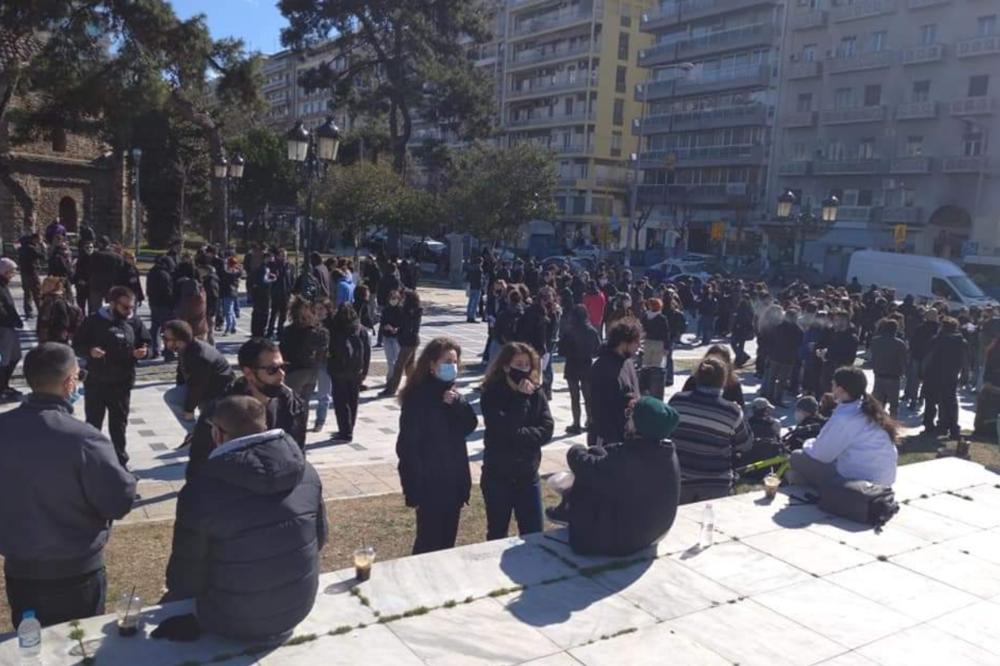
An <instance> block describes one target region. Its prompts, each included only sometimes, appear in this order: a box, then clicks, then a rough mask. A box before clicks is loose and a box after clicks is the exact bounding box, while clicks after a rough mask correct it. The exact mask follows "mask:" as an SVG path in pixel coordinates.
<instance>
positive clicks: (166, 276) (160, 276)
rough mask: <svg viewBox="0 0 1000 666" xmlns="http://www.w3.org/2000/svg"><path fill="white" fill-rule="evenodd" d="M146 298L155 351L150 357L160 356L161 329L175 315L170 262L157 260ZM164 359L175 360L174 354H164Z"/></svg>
mask: <svg viewBox="0 0 1000 666" xmlns="http://www.w3.org/2000/svg"><path fill="white" fill-rule="evenodd" d="M146 296H147V297H148V298H149V336H150V338H151V339H152V341H153V349H152V352H151V353H150V355H149V357H150V358H151V359H153V358H159V356H160V337H159V336H160V329H161V328H162V327H163V325H164V324H165V323H167V321H169V320H170V319H171V318H173V314H174V280H173V276H171V275H170V260H169V259H167V258H166V256H162V257H159V258H157V260H156V261H155V262H154V263H153V267H152V268H150V269H149V273H147V274H146ZM163 356H164V358H166V359H167V360H168V361H171V360H173V354H169V355H168V354H167V352H164V354H163Z"/></svg>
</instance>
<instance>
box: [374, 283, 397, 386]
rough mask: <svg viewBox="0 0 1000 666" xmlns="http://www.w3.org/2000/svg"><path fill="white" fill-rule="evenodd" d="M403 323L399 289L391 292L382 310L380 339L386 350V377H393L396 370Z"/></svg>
mask: <svg viewBox="0 0 1000 666" xmlns="http://www.w3.org/2000/svg"><path fill="white" fill-rule="evenodd" d="M402 321H403V309H402V308H401V307H400V294H399V289H393V290H391V291H390V292H389V297H388V299H386V305H385V307H383V308H382V318H381V320H380V321H379V326H381V328H382V330H381V331H380V332H379V338H381V340H382V348H383V349H384V350H385V365H386V370H385V376H386V377H392V373H393V370H394V369H395V368H396V359H398V358H399V337H398V335H399V327H400V325H401V324H402Z"/></svg>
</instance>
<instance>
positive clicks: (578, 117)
mask: <svg viewBox="0 0 1000 666" xmlns="http://www.w3.org/2000/svg"><path fill="white" fill-rule="evenodd" d="M595 118H596V115H595V113H594V112H593V111H587V112H583V113H558V114H555V115H551V116H534V117H531V118H512V119H510V120H508V121H507V127H528V126H532V125H569V124H572V123H582V122H586V121H589V120H594V119H595Z"/></svg>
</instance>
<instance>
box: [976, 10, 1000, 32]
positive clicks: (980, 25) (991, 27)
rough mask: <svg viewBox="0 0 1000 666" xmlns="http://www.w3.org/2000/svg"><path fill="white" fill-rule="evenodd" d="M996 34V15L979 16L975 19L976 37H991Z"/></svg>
mask: <svg viewBox="0 0 1000 666" xmlns="http://www.w3.org/2000/svg"><path fill="white" fill-rule="evenodd" d="M995 34H997V15H996V14H990V15H988V16H980V17H979V18H978V19H976V37H992V36H993V35H995Z"/></svg>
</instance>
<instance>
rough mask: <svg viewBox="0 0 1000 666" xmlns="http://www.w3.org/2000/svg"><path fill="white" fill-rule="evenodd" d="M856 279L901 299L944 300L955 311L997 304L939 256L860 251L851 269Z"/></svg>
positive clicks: (849, 269)
mask: <svg viewBox="0 0 1000 666" xmlns="http://www.w3.org/2000/svg"><path fill="white" fill-rule="evenodd" d="M854 278H857V279H858V281H859V282H860V283H861V284H862V285H864V287H865V288H866V289H867V288H868V286H869V285H872V284H876V285H878V286H880V287H890V288H892V289H895V290H896V297H897V298H903V297H904V296H913V297H914V298H925V299H927V300H929V301H933V300H943V301H946V302H947V303H948V305H949V307H951V308H953V309H954V308H959V307H970V306H973V305H979V306H982V305H987V304H990V303H994V301H993V299H991V298H990V297H989V296H987V295H986V294H984V293H983V290H982V289H980V288H979V286H978V285H976V283H975V282H973V281H972V279H971V278H969V276H968V275H966V274H965V272H963V271H962V269H961V268H959V267H958V266H956V265H955V264H954V263H952V262H950V261H948V260H947V259H940V258H938V257H925V256H922V255H919V254H897V253H895V252H876V251H875V250H858V251H857V252H855V253H854V254H852V255H851V261H850V264H849V265H848V267H847V279H848V281H850V280H852V279H854Z"/></svg>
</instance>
